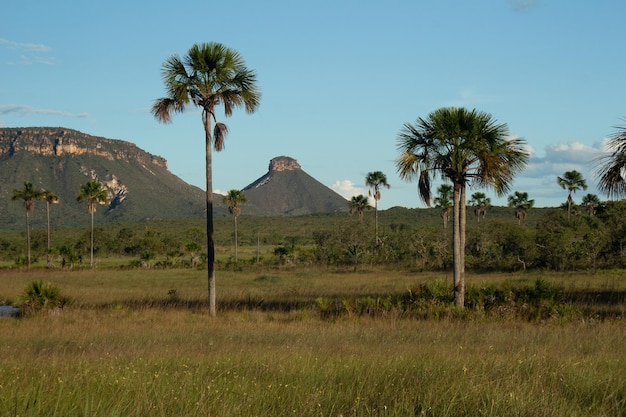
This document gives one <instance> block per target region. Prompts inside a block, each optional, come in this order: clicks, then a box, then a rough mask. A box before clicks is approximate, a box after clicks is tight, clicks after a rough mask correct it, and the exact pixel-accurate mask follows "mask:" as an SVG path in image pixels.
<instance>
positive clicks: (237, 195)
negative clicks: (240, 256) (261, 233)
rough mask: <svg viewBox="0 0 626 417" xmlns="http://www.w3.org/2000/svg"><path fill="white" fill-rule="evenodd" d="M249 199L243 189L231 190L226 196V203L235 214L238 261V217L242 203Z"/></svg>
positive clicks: (231, 212)
mask: <svg viewBox="0 0 626 417" xmlns="http://www.w3.org/2000/svg"><path fill="white" fill-rule="evenodd" d="M247 201H248V198H247V197H246V195H245V194H244V193H243V191H241V190H230V191H228V193H227V194H226V195H225V196H224V203H225V204H226V205H227V206H228V211H229V212H230V214H232V215H233V219H234V223H235V261H237V245H238V243H237V217H239V215H240V214H241V205H242V204H244V203H245V202H247Z"/></svg>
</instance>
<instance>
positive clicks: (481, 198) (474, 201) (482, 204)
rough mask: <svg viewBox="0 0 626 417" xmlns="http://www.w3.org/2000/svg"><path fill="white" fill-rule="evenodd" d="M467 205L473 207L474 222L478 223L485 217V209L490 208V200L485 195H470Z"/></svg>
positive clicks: (477, 193) (478, 193)
mask: <svg viewBox="0 0 626 417" xmlns="http://www.w3.org/2000/svg"><path fill="white" fill-rule="evenodd" d="M468 204H469V205H471V206H474V215H475V216H476V221H478V222H480V219H481V218H483V219H484V218H485V216H486V215H487V209H488V208H489V207H491V199H490V198H489V197H487V196H486V195H485V193H481V192H476V193H474V194H472V198H471V199H470V201H468Z"/></svg>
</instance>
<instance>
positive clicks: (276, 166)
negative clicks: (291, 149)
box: [269, 156, 302, 172]
mask: <svg viewBox="0 0 626 417" xmlns="http://www.w3.org/2000/svg"><path fill="white" fill-rule="evenodd" d="M297 169H302V167H301V166H300V164H298V161H296V160H295V159H293V158H290V157H288V156H277V157H276V158H273V159H272V160H270V167H269V171H270V172H272V171H277V172H280V171H294V170H297Z"/></svg>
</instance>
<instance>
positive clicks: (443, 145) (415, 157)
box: [396, 107, 528, 308]
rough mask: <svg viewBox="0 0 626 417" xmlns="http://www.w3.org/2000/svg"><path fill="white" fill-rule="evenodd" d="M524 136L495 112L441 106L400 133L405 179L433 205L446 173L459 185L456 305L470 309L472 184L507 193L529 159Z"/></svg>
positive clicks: (398, 162) (456, 202)
mask: <svg viewBox="0 0 626 417" xmlns="http://www.w3.org/2000/svg"><path fill="white" fill-rule="evenodd" d="M523 145H524V141H523V140H522V139H521V138H511V137H509V134H508V127H507V126H506V124H497V123H496V121H495V120H494V119H493V118H492V116H491V115H490V114H487V113H484V112H478V111H476V110H469V111H468V110H467V109H464V108H455V107H451V108H441V109H438V110H435V111H434V112H432V113H430V114H429V116H428V117H427V118H426V119H422V118H418V119H417V121H416V123H415V124H414V125H412V124H408V123H407V124H405V125H404V128H403V129H402V130H401V131H400V133H399V135H398V150H399V151H400V152H401V154H400V156H399V157H398V159H397V160H396V167H397V170H398V173H399V175H400V177H401V178H402V179H404V180H412V179H417V180H418V190H419V194H420V197H421V198H422V199H423V200H424V201H425V202H426V204H427V205H428V206H430V200H431V178H432V176H433V175H436V174H440V175H442V176H443V177H445V178H448V179H449V180H450V181H451V182H452V184H453V187H454V198H453V204H454V205H453V208H454V216H453V219H454V223H453V227H454V229H453V230H454V233H453V236H454V245H453V249H454V250H453V257H454V274H453V276H454V303H455V305H456V306H457V307H461V308H462V307H464V305H465V228H466V187H467V184H468V183H470V184H476V185H478V186H491V187H493V188H494V189H495V191H496V193H497V194H498V195H502V194H503V193H505V192H507V191H508V189H509V186H510V183H511V182H512V180H513V178H514V177H515V174H517V173H518V172H519V171H521V170H522V168H523V167H524V166H525V165H526V162H527V161H528V152H526V151H525V150H524V146H523Z"/></svg>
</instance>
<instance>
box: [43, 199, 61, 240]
mask: <svg viewBox="0 0 626 417" xmlns="http://www.w3.org/2000/svg"><path fill="white" fill-rule="evenodd" d="M41 199H42V200H43V201H45V202H46V217H47V219H48V246H47V248H48V251H49V250H50V204H59V196H58V195H56V194H55V193H53V192H52V191H49V190H41Z"/></svg>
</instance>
